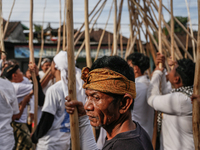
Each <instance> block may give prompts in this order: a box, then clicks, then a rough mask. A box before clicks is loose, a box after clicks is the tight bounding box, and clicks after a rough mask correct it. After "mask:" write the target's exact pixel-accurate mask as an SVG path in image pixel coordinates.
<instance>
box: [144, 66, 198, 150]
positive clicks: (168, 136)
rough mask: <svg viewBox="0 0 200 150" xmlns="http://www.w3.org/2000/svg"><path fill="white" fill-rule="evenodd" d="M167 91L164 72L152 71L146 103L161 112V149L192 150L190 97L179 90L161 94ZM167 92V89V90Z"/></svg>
mask: <svg viewBox="0 0 200 150" xmlns="http://www.w3.org/2000/svg"><path fill="white" fill-rule="evenodd" d="M160 82H161V86H162V93H166V92H167V90H166V89H167V88H168V86H167V84H166V78H165V74H164V73H163V72H161V71H159V70H156V71H154V73H153V76H152V79H151V82H150V85H149V89H148V94H147V95H148V96H149V99H148V103H149V105H151V106H152V107H153V108H154V109H155V110H157V111H161V112H163V117H162V129H161V148H160V149H161V150H163V149H164V150H193V149H194V140H193V130H192V104H191V99H190V98H189V97H188V96H187V95H186V94H183V93H181V92H175V93H169V94H165V95H161V93H160V90H159V85H160ZM168 92H169V91H168Z"/></svg>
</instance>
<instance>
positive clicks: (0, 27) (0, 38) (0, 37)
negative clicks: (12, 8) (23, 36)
mask: <svg viewBox="0 0 200 150" xmlns="http://www.w3.org/2000/svg"><path fill="white" fill-rule="evenodd" d="M0 33H1V34H0V41H1V51H2V52H3V53H2V54H1V55H5V48H4V38H3V16H2V0H0Z"/></svg>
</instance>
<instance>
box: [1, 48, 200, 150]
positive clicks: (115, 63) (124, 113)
mask: <svg viewBox="0 0 200 150" xmlns="http://www.w3.org/2000/svg"><path fill="white" fill-rule="evenodd" d="M149 63H150V60H149V58H148V57H147V56H145V55H144V54H142V53H138V52H134V53H132V54H130V55H129V56H128V57H127V61H125V60H124V59H122V58H121V57H118V56H104V57H102V58H99V59H97V60H96V61H95V62H94V63H93V64H92V66H91V68H88V67H84V68H83V69H82V71H81V70H80V69H79V68H77V67H75V76H76V95H77V96H76V97H77V101H73V100H71V99H70V98H69V97H68V61H67V52H66V51H60V52H59V53H58V54H57V55H56V56H55V57H54V58H53V61H52V62H51V60H50V59H48V58H44V59H43V60H42V62H41V71H39V69H38V68H37V66H36V65H35V64H29V68H28V70H27V71H26V73H25V75H24V74H23V73H22V72H21V71H20V66H19V63H18V62H17V61H15V60H6V56H5V55H4V54H3V53H2V54H1V60H0V67H1V68H0V69H1V77H0V122H1V123H0V150H32V149H35V147H36V149H37V150H67V149H68V150H69V149H71V134H70V117H69V115H70V114H73V112H74V110H75V107H76V108H77V110H78V117H79V132H80V133H79V137H80V146H81V149H82V150H101V149H102V150H130V149H135V150H153V146H152V138H153V130H154V119H155V118H154V115H155V111H158V112H160V116H159V118H158V121H159V122H158V125H159V126H160V127H159V128H160V136H159V145H157V147H156V149H157V150H180V149H181V150H193V149H194V140H193V130H192V102H191V100H193V98H197V100H198V101H199V102H200V96H199V95H192V94H193V82H194V73H195V63H193V61H192V60H190V59H185V58H184V59H181V60H178V61H172V60H170V61H169V66H170V70H169V71H168V73H167V71H166V69H165V68H166V67H165V57H164V56H163V55H162V54H160V53H157V57H156V63H155V69H154V71H153V73H152V74H150V72H149V70H148V69H149V66H150V64H149ZM159 64H162V65H159ZM49 68H50V71H49ZM32 72H35V73H36V78H37V82H38V116H37V119H38V124H37V127H36V129H35V131H34V132H32V131H31V129H30V128H28V124H27V123H28V120H29V118H31V119H32V120H33V118H34V95H33V83H32V78H31V73H32ZM46 73H47V75H46V76H45V74H46ZM43 78H44V79H43ZM41 79H42V80H41ZM41 81H42V82H41ZM28 107H30V109H28ZM92 126H93V127H95V128H96V129H100V130H98V131H99V136H98V137H97V139H95V138H94V135H93V131H92ZM31 132H32V133H31Z"/></svg>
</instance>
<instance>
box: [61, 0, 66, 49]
mask: <svg viewBox="0 0 200 150" xmlns="http://www.w3.org/2000/svg"><path fill="white" fill-rule="evenodd" d="M63 12H64V13H63V16H64V21H63V43H62V49H63V50H65V47H66V44H65V43H66V1H65V5H64V11H63Z"/></svg>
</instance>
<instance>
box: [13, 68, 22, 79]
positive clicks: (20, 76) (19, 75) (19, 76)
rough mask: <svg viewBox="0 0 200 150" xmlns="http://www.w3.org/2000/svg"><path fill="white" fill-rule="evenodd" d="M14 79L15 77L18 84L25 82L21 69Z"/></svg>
mask: <svg viewBox="0 0 200 150" xmlns="http://www.w3.org/2000/svg"><path fill="white" fill-rule="evenodd" d="M14 77H15V81H16V82H22V81H23V73H22V72H21V70H20V69H17V71H16V72H15V76H14Z"/></svg>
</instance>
